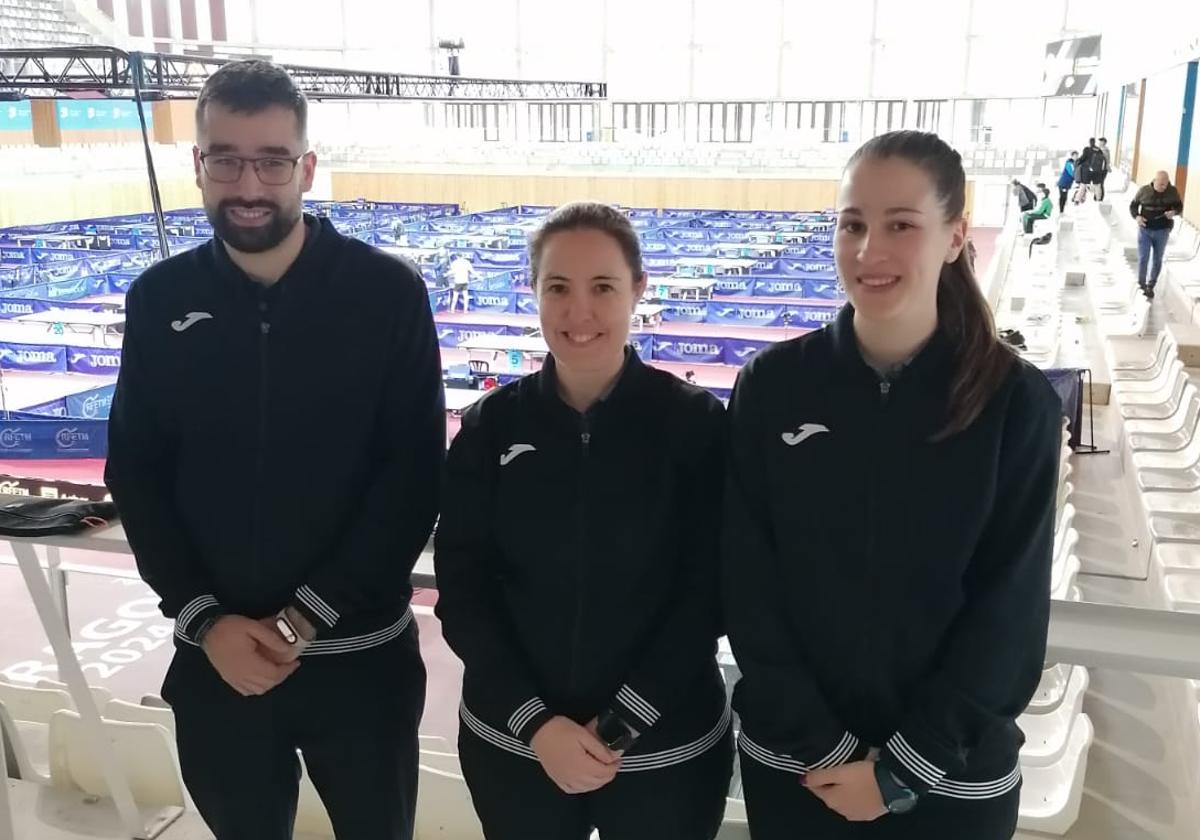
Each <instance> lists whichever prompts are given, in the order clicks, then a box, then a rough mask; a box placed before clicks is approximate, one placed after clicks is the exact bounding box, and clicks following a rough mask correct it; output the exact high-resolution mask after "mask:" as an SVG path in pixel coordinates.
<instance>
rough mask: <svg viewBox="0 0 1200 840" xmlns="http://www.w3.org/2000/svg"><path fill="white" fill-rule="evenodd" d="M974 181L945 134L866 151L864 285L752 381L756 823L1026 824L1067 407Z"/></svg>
mask: <svg viewBox="0 0 1200 840" xmlns="http://www.w3.org/2000/svg"><path fill="white" fill-rule="evenodd" d="M965 199H966V176H965V173H964V172H963V167H962V159H961V158H960V156H959V155H958V153H957V152H955V151H954V150H953V149H951V148H950V147H949V146H948V145H946V144H945V142H943V141H942V140H940V139H939V138H938V137H937V136H936V135H934V134H925V133H921V132H916V131H900V132H892V133H889V134H884V135H881V136H879V137H876V138H875V139H873V140H871V141H869V142H868V143H867V144H866V145H864V146H863V147H862V148H860V149H859V150H858V151H857V152H856V153H855V154H854V156H853V157H852V158H851V159H850V162H849V164H848V165H847V167H846V171H845V174H844V176H843V179H842V183H841V189H840V194H839V200H838V228H837V232H836V233H835V236H834V259H835V262H836V264H837V269H838V274H839V275H840V277H841V278H842V280H843V282H844V283H845V285H846V291H847V295H848V297H849V303H848V304H847V305H846V306H845V307H843V309H842V310H841V312H840V313H839V314H838V317H837V319H836V321H835V322H834V323H833V324H831V325H830V326H828V327H826V328H825V329H822V330H819V331H816V332H812V333H809V334H808V335H806V336H804V337H802V338H799V339H796V340H794V341H790V342H782V343H778V344H774V345H771V346H770V347H768V348H767V349H765V350H763V351H761V352H760V353H759V354H758V355H757V356H756V357H755V358H753V359H752V360H751V361H750V363H749V364H748V365H747V366H746V367H744V368H743V369H742V371H741V373H740V375H739V376H738V381H737V385H736V387H735V388H734V392H733V396H732V399H731V402H730V407H729V412H730V421H729V422H730V433H729V436H730V441H731V452H730V466H729V468H728V472H727V475H726V506H727V507H726V515H725V525H724V528H723V534H724V539H723V543H724V550H723V553H724V567H725V576H724V594H725V621H726V627H727V630H728V633H729V638H730V641H731V642H732V644H733V652H734V654H735V656H736V657H737V663H738V666H739V668H740V669H741V671H742V679H741V681H740V682H738V684H737V687H736V690H735V694H734V703H733V704H734V709H735V710H736V711H737V712H738V714H739V715H740V718H741V723H742V729H741V734H740V738H739V748H740V754H741V769H742V783H743V790H744V793H745V801H746V809H747V813H748V815H749V821H750V833H751V835H752V836H753V837H754V840H796V838H806V837H813V838H816V837H819V838H821V840H840V838H860V839H862V840H869V838H888V840H931V838H967V837H969V838H971V839H972V840H1009V838H1011V837H1012V835H1013V833H1014V831H1015V828H1016V823H1017V813H1018V807H1019V799H1020V794H1019V788H1020V782H1021V775H1020V765H1019V751H1020V747H1021V743H1022V741H1023V740H1024V739H1023V738H1022V735H1021V732H1020V730H1019V729H1018V728H1017V723H1016V718H1017V716H1018V715H1019V714H1020V713H1021V712H1022V711H1023V710H1024V709H1025V707H1026V705H1027V704H1028V702H1029V700H1030V698H1031V697H1032V695H1033V693H1034V690H1035V689H1036V687H1037V684H1038V679H1039V677H1040V675H1041V673H1042V666H1043V663H1044V661H1045V650H1046V631H1047V626H1048V621H1049V606H1050V604H1049V601H1050V592H1049V580H1050V565H1051V550H1052V542H1053V534H1054V511H1055V494H1056V491H1057V486H1058V480H1057V479H1058V476H1057V472H1058V458H1059V447H1060V445H1061V428H1062V423H1061V419H1062V407H1061V403H1060V401H1059V399H1058V397H1057V395H1056V394H1055V392H1054V389H1053V388H1052V387H1051V386H1050V384H1049V383H1048V382H1047V381H1046V378H1045V377H1044V376H1043V375H1042V374H1041V372H1040V371H1038V370H1037V369H1036V368H1034V367H1032V366H1031V365H1029V364H1027V363H1025V362H1024V361H1021V360H1019V359H1018V358H1017V357H1016V355H1015V354H1014V353H1013V351H1012V350H1011V349H1010V348H1008V347H1007V346H1006V345H1005V344H1004V343H1003V342H1001V341H1000V339H999V338H998V337H997V334H996V328H995V325H994V324H993V321H992V314H991V312H990V310H989V308H988V304H987V301H986V299H985V298H984V296H983V294H982V293H981V292H980V290H979V286H978V284H977V282H976V280H975V277H974V274H973V273H972V271H971V270H970V268H969V266H968V264H967V258H966V252H965V248H964V243H965V238H966V232H967V222H966V220H965V218H964V217H963V212H964V204H965ZM801 785H802V786H803V787H804V788H806V789H807V792H808V795H804V794H803V793H802V792H801V791H798V790H797V787H798V786H801Z"/></svg>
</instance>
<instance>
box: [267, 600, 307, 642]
mask: <svg viewBox="0 0 1200 840" xmlns="http://www.w3.org/2000/svg"><path fill="white" fill-rule="evenodd" d="M275 631H276V632H277V633H279V635H280V636H282V637H283V640H284V641H285V642H287V643H288V644H289V645H291V646H292V647H294V648H296V649H297V650H304V649H305V648H306V647H308V646H309V644H311V642H312V639H308V638H305V636H304V633H303V632H302V631H301V630H300V628H299V627H297V626H296V622H295V621H294V620H293V619H292V618H291V617H290V616H289V615H288V610H287V608H286V607H285V608H284V609H282V610H280V611H279V613H278V614H277V615H276V616H275Z"/></svg>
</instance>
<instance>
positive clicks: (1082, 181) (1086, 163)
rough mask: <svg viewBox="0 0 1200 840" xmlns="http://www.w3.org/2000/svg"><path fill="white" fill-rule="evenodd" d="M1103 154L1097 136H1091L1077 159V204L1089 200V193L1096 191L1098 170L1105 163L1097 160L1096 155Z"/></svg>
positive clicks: (1075, 200) (1075, 199)
mask: <svg viewBox="0 0 1200 840" xmlns="http://www.w3.org/2000/svg"><path fill="white" fill-rule="evenodd" d="M1097 155H1100V156H1101V158H1103V154H1102V153H1101V152H1100V149H1099V147H1098V146H1097V145H1096V138H1095V137H1089V138H1088V141H1087V145H1086V146H1085V147H1084V149H1083V151H1082V152H1080V153H1079V160H1077V161H1075V183H1076V185H1077V186H1076V188H1075V198H1074V202H1075V204H1083V203H1084V202H1085V201H1087V197H1088V193H1095V185H1096V183H1097V180H1096V178H1097V172H1098V171H1099V170H1100V169H1102V168H1103V163H1102V162H1101V163H1097V162H1096V156H1097Z"/></svg>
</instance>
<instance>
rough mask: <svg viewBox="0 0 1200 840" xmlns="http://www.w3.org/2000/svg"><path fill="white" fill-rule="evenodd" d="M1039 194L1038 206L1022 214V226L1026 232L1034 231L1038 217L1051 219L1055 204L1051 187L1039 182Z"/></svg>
mask: <svg viewBox="0 0 1200 840" xmlns="http://www.w3.org/2000/svg"><path fill="white" fill-rule="evenodd" d="M1038 195H1039V196H1040V197H1041V198H1040V200H1039V201H1038V206H1037V207H1035V208H1034V209H1033V210H1030V211H1029V212H1028V213H1022V214H1021V226H1022V228H1023V229H1024V231H1025V232H1026V233H1033V223H1034V222H1036V221H1037V220H1038V219H1049V218H1050V213H1051V212H1052V211H1053V209H1054V205H1053V204H1052V203H1051V202H1050V189H1049V187H1047V186H1046V185H1045V184H1038Z"/></svg>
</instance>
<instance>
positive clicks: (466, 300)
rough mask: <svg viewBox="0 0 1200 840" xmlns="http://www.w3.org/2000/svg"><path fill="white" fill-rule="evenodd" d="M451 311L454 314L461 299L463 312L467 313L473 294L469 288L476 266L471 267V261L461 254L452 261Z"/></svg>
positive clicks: (450, 269) (450, 270)
mask: <svg viewBox="0 0 1200 840" xmlns="http://www.w3.org/2000/svg"><path fill="white" fill-rule="evenodd" d="M448 271H449V272H450V288H451V292H450V311H451V312H453V311H454V309H455V307H457V306H458V301H459V299H460V297H461V300H462V311H463V312H466V311H467V307H468V305H469V304H470V298H471V293H470V292H469V291H467V288H468V286H469V284H470V282H471V279H472V278H473V277H474V276H475V266H473V265H471V261H470V260H469V259H467V258H466V257H465V256H464V255H462V254H459V255H458V256H456V257H455V258H454V259H453V260H451V261H450V268H449V269H448Z"/></svg>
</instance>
